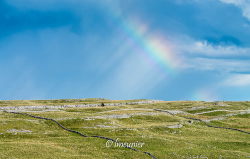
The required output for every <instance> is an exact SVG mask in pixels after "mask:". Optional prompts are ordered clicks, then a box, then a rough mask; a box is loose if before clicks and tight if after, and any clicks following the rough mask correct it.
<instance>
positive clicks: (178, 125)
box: [167, 124, 183, 128]
mask: <svg viewBox="0 0 250 159" xmlns="http://www.w3.org/2000/svg"><path fill="white" fill-rule="evenodd" d="M167 127H168V128H182V127H183V125H182V124H176V125H170V126H167Z"/></svg>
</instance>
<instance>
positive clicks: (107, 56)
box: [0, 0, 250, 101]
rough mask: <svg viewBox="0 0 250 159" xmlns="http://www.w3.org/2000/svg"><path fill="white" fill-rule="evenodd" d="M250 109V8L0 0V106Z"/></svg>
mask: <svg viewBox="0 0 250 159" xmlns="http://www.w3.org/2000/svg"><path fill="white" fill-rule="evenodd" d="M65 98H66V99H69V98H107V99H157V100H168V101H170V100H171V101H176V100H202V101H217V100H229V101H234V100H237V101H238V100H241V101H246V100H248V101H249V100H250V1H249V0H157V1H156V0H42V1H41V0H0V100H22V99H65Z"/></svg>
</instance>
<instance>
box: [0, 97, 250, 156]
mask: <svg viewBox="0 0 250 159" xmlns="http://www.w3.org/2000/svg"><path fill="white" fill-rule="evenodd" d="M137 101H141V100H132V101H111V100H105V99H79V100H76V99H75V100H39V101H38V100H37V101H0V106H1V108H3V110H4V109H5V108H4V107H7V106H8V107H9V106H20V109H19V110H7V108H6V110H7V111H15V112H24V113H25V112H26V113H28V114H32V115H36V116H41V117H46V118H52V119H55V120H56V121H58V122H59V123H61V124H62V125H63V126H64V127H67V128H69V129H72V130H75V131H79V132H81V133H83V134H86V135H88V136H93V135H100V136H105V137H109V138H113V139H116V140H119V141H120V142H127V143H135V142H140V143H144V145H143V146H142V147H136V149H138V150H140V151H138V152H137V151H133V150H130V149H127V148H124V147H116V146H115V143H113V145H111V146H110V147H109V146H107V145H106V142H107V140H105V139H100V138H94V137H81V136H80V135H77V134H74V133H71V132H68V131H65V130H63V129H62V128H60V127H59V126H58V125H57V124H55V123H54V122H52V121H48V120H41V119H36V118H32V117H29V116H25V115H21V114H11V113H7V112H4V111H0V158H9V159H10V158H11V159H13V158H21V159H33V158H41V159H50V158H55V159H57V158H58V159H61V158H70V159H78V158H79V159H80V158H81V159H82V158H86V159H87V158H97V159H105V158H108V159H116V158H125V159H130V158H142V159H144V158H150V156H149V155H146V154H145V153H143V152H144V151H146V152H150V153H151V154H153V155H154V156H155V157H157V158H159V159H167V158H171V159H172V158H173V159H175V158H176V159H180V158H183V159H184V158H212V159H213V158H228V159H235V158H250V134H247V133H244V132H250V115H249V113H250V102H192V101H186V102H154V103H148V104H132V105H129V104H128V105H126V104H124V105H121V106H97V107H73V108H72V107H70V108H67V107H66V108H63V109H55V108H52V109H50V110H49V111H48V110H46V109H44V110H43V109H40V108H37V109H34V108H32V109H30V108H23V109H22V106H26V105H29V106H31V105H51V106H53V105H74V104H76V105H77V104H84V103H85V104H87V103H124V102H125V103H126V102H137ZM189 118H192V119H189ZM194 119H199V120H201V121H199V120H194ZM208 125H212V126H215V127H223V128H232V129H223V128H214V127H209V126H208ZM238 130H242V131H244V132H240V131H238Z"/></svg>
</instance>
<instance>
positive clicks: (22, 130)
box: [6, 129, 32, 135]
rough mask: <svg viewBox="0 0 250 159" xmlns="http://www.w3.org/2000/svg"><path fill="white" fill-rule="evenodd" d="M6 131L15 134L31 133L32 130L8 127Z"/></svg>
mask: <svg viewBox="0 0 250 159" xmlns="http://www.w3.org/2000/svg"><path fill="white" fill-rule="evenodd" d="M6 132H8V133H13V134H15V135H16V134H17V133H31V132H32V131H30V130H24V129H21V130H17V129H9V130H7V131H6Z"/></svg>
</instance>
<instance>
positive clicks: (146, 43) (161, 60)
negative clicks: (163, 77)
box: [120, 18, 180, 73]
mask: <svg viewBox="0 0 250 159" xmlns="http://www.w3.org/2000/svg"><path fill="white" fill-rule="evenodd" d="M120 19H121V20H120V21H121V24H122V28H123V30H124V31H125V32H126V34H127V35H128V36H129V38H130V39H132V40H133V42H135V43H136V45H138V46H139V48H140V49H142V50H143V54H144V57H145V58H148V59H147V60H149V61H150V62H151V63H153V64H155V65H159V66H160V68H161V69H163V70H164V71H165V72H167V73H176V72H177V69H178V66H179V65H180V59H179V58H178V57H177V55H176V54H175V51H174V49H173V46H172V45H171V44H170V42H169V41H167V40H166V38H164V37H163V36H161V35H153V36H152V35H149V33H148V31H147V27H146V26H145V25H143V24H142V23H138V22H136V21H131V20H124V19H122V18H120Z"/></svg>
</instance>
